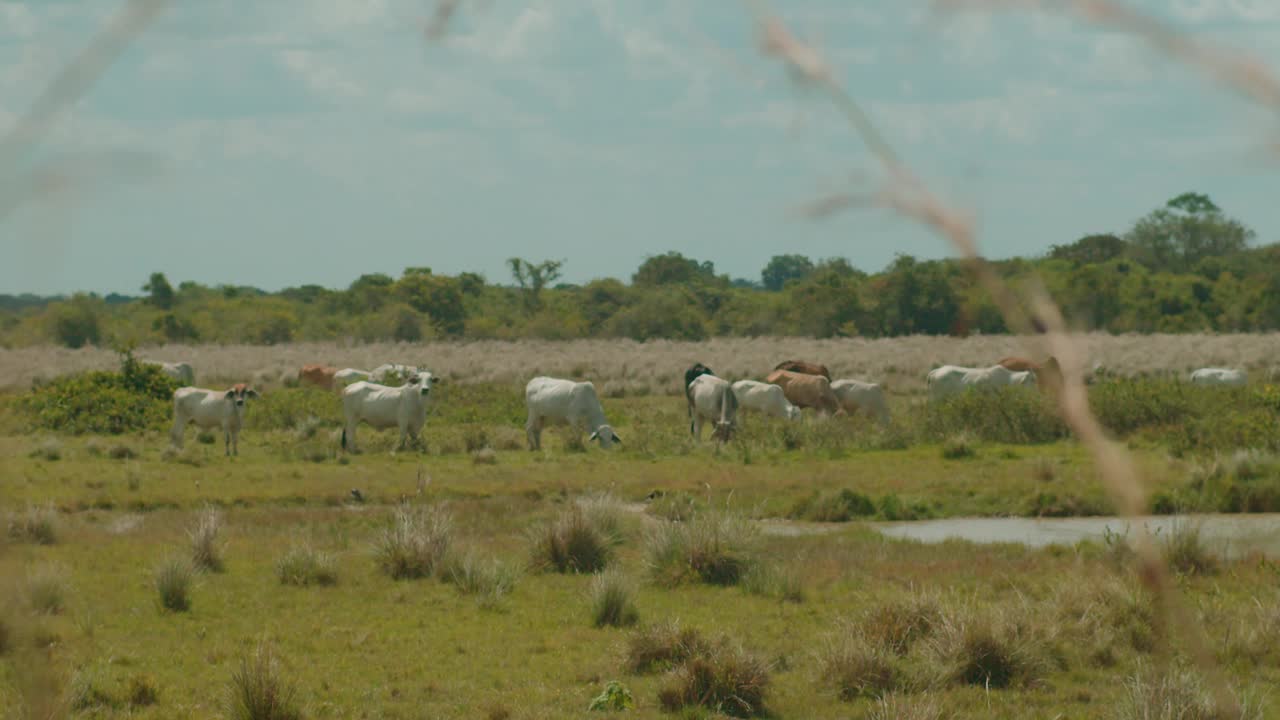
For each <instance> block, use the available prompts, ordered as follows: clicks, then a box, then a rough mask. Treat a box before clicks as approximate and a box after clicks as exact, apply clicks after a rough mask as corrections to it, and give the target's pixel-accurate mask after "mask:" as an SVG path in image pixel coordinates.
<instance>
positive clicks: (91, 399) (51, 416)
mask: <svg viewBox="0 0 1280 720" xmlns="http://www.w3.org/2000/svg"><path fill="white" fill-rule="evenodd" d="M177 388H178V381H176V380H174V379H172V378H170V377H168V376H167V375H165V374H164V373H163V372H162V371H161V370H160V368H159V367H157V366H155V365H150V364H145V363H141V362H138V361H137V360H136V359H134V358H133V356H132V355H130V354H128V353H124V354H123V355H122V359H121V369H120V371H119V372H108V371H93V372H87V373H81V374H78V375H67V376H64V377H59V378H56V379H54V380H52V381H50V382H48V383H46V384H43V385H40V386H38V387H36V388H34V389H33V390H32V391H31V392H30V393H28V394H26V395H24V396H23V397H22V398H21V399H20V400H19V402H18V406H19V408H20V409H21V410H22V411H23V412H24V413H25V414H26V415H27V416H28V417H29V418H30V420H31V423H32V425H34V426H35V427H37V428H41V429H44V430H51V431H55V432H60V433H71V434H75V435H80V434H84V433H102V434H113V435H119V434H121V433H125V432H134V431H138V430H145V429H147V428H154V429H160V428H163V427H164V425H165V424H166V423H167V422H168V421H169V420H170V417H169V416H170V413H171V411H172V403H173V391H174V390H176V389H177Z"/></svg>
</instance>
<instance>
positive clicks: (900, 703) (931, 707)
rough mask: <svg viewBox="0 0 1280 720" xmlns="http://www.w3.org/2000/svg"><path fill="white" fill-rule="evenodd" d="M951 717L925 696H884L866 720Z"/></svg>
mask: <svg viewBox="0 0 1280 720" xmlns="http://www.w3.org/2000/svg"><path fill="white" fill-rule="evenodd" d="M948 717H951V715H950V714H949V713H947V712H945V711H944V710H943V709H942V704H941V703H939V702H938V700H937V699H935V698H932V697H927V696H915V697H906V696H903V695H896V694H893V695H885V696H884V697H882V698H880V699H879V700H878V701H876V704H875V705H873V706H872V707H871V711H870V712H869V713H867V720H943V718H948Z"/></svg>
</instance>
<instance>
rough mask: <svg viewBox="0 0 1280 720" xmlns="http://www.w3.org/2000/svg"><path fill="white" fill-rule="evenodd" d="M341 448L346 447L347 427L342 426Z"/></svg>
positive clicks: (344, 448)
mask: <svg viewBox="0 0 1280 720" xmlns="http://www.w3.org/2000/svg"><path fill="white" fill-rule="evenodd" d="M342 449H343V450H346V449H347V429H346V428H345V427H344V428H342Z"/></svg>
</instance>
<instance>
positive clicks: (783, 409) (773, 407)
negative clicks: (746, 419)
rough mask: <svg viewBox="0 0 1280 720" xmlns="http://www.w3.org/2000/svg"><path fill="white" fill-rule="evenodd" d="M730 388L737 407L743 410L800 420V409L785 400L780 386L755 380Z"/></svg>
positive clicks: (742, 381) (741, 382) (784, 394)
mask: <svg viewBox="0 0 1280 720" xmlns="http://www.w3.org/2000/svg"><path fill="white" fill-rule="evenodd" d="M731 387H732V389H733V396H734V398H736V399H737V401H738V407H740V408H742V409H743V410H754V411H755V412H758V413H763V414H765V415H772V416H774V417H780V418H786V419H788V420H799V419H800V408H798V407H796V406H795V405H792V404H791V401H790V400H787V393H786V391H784V390H783V389H782V386H780V385H773V384H770V383H762V382H759V381H757V380H739V381H738V382H736V383H734V384H733V385H732V386H731Z"/></svg>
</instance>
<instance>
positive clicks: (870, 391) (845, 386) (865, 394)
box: [831, 380, 889, 425]
mask: <svg viewBox="0 0 1280 720" xmlns="http://www.w3.org/2000/svg"><path fill="white" fill-rule="evenodd" d="M831 392H834V393H835V394H836V399H838V400H839V401H840V407H842V408H844V411H845V412H846V413H848V414H850V415H852V414H854V413H856V412H864V413H866V414H868V415H870V416H871V417H874V418H875V419H876V420H878V421H879V422H880V424H881V425H888V424H889V404H888V403H887V402H886V401H885V398H884V388H882V387H880V385H879V384H877V383H873V382H864V381H862V380H836V381H835V382H833V383H831Z"/></svg>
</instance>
